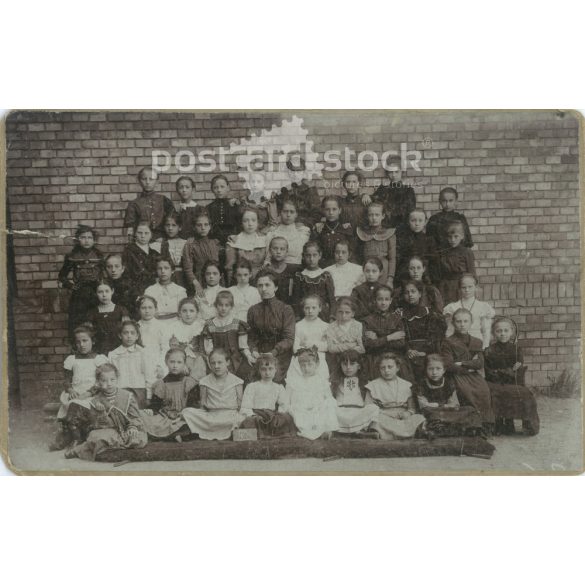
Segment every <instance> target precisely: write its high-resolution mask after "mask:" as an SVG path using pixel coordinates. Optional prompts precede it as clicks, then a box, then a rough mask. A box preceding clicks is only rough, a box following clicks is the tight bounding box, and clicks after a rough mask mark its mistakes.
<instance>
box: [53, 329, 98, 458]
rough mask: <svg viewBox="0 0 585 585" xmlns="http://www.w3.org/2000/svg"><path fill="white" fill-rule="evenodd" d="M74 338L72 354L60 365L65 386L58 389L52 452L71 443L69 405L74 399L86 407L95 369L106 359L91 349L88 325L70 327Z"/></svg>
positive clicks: (91, 342)
mask: <svg viewBox="0 0 585 585" xmlns="http://www.w3.org/2000/svg"><path fill="white" fill-rule="evenodd" d="M73 338H74V340H75V341H74V344H75V353H74V354H72V355H70V356H68V357H67V359H66V360H65V363H64V364H63V367H64V368H65V377H66V379H67V382H68V387H67V389H66V390H63V392H61V396H60V402H61V407H60V408H59V412H58V413H57V421H58V422H59V423H60V427H59V430H58V431H57V434H56V435H55V438H54V440H53V442H52V443H51V446H50V447H49V449H50V450H51V451H60V450H61V449H63V448H65V447H66V446H67V445H68V444H69V443H70V442H71V440H72V437H71V436H70V435H69V432H68V429H67V425H66V424H65V417H66V415H67V411H68V410H69V405H70V404H71V402H73V401H74V402H77V403H80V404H82V405H85V406H86V407H87V408H89V399H90V398H91V397H92V393H91V389H92V388H93V386H94V385H95V374H96V370H97V368H98V367H99V366H101V365H103V364H106V363H107V362H108V358H107V357H106V356H105V355H102V354H96V353H95V351H94V350H93V339H94V331H93V327H90V326H89V325H80V326H79V327H76V328H75V329H74V330H73Z"/></svg>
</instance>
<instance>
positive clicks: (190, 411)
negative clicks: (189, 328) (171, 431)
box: [181, 348, 246, 440]
mask: <svg viewBox="0 0 585 585" xmlns="http://www.w3.org/2000/svg"><path fill="white" fill-rule="evenodd" d="M209 367H210V368H211V374H209V375H208V376H205V377H204V378H202V379H201V380H199V391H200V400H201V402H200V404H201V408H185V409H183V411H182V412H181V414H182V416H183V418H184V419H185V422H186V423H187V425H188V426H189V429H190V430H191V432H192V433H194V434H197V435H199V438H201V439H207V440H212V439H219V440H223V439H229V438H230V437H231V435H232V431H233V430H234V429H235V428H237V427H238V425H239V424H240V423H241V422H242V421H243V420H244V419H245V418H246V417H245V415H243V414H241V413H240V412H239V410H240V407H241V404H242V396H243V393H244V381H243V380H242V379H240V378H238V377H237V376H235V375H234V374H231V373H230V372H229V370H228V357H227V353H226V351H225V350H224V349H223V348H218V349H214V350H213V351H212V352H211V355H210V356H209Z"/></svg>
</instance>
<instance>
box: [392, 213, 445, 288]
mask: <svg viewBox="0 0 585 585" xmlns="http://www.w3.org/2000/svg"><path fill="white" fill-rule="evenodd" d="M426 223H427V216H426V214H425V212H424V211H423V210H422V209H413V210H412V211H411V212H410V214H409V216H408V223H407V225H406V226H402V227H401V228H399V229H397V230H396V249H397V260H396V279H397V280H398V281H400V280H406V279H407V278H408V262H409V260H410V258H412V257H413V256H418V257H419V258H423V259H424V260H425V261H426V263H427V266H428V267H429V269H428V270H427V278H429V279H430V280H431V282H438V281H439V274H438V266H437V258H438V255H437V253H436V246H435V241H434V240H433V238H431V237H430V236H428V235H427V234H426V232H425V225H426Z"/></svg>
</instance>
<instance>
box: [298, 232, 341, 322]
mask: <svg viewBox="0 0 585 585" xmlns="http://www.w3.org/2000/svg"><path fill="white" fill-rule="evenodd" d="M320 261H321V247H320V246H319V244H318V243H317V242H307V243H306V244H305V245H304V246H303V263H304V265H305V268H304V269H303V270H300V271H298V272H296V273H295V275H294V279H293V288H292V297H291V300H292V306H293V309H294V311H295V314H296V315H297V318H299V319H300V318H302V316H303V308H302V306H301V301H302V300H303V299H304V298H305V297H307V296H309V295H317V296H318V297H319V298H320V299H321V301H322V303H323V305H322V309H321V318H322V319H323V321H325V322H328V321H329V317H330V315H331V309H332V308H333V306H334V305H335V289H334V286H333V278H332V277H331V274H330V273H329V272H327V271H325V270H323V268H320V267H319V262H320Z"/></svg>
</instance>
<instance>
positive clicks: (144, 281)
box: [122, 222, 161, 296]
mask: <svg viewBox="0 0 585 585" xmlns="http://www.w3.org/2000/svg"><path fill="white" fill-rule="evenodd" d="M151 239H152V230H151V229H150V226H149V224H148V222H140V223H139V224H138V225H137V226H136V230H135V232H134V242H133V243H132V244H128V245H127V246H126V248H125V249H124V252H123V254H122V260H123V263H124V266H126V271H127V272H128V276H129V277H130V278H131V279H132V282H134V286H135V288H134V291H135V292H136V295H137V296H140V295H142V294H144V291H145V290H146V288H147V287H149V286H150V285H151V284H154V283H155V282H156V262H157V260H158V259H159V258H160V257H161V256H160V254H159V252H157V251H156V250H154V249H153V248H151V246H150V240H151Z"/></svg>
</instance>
